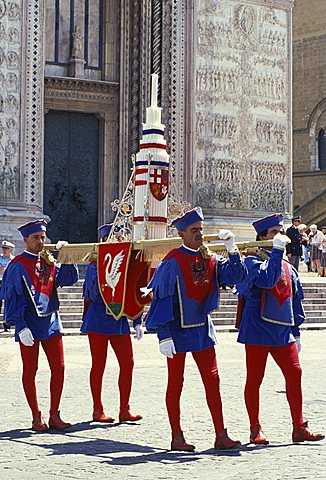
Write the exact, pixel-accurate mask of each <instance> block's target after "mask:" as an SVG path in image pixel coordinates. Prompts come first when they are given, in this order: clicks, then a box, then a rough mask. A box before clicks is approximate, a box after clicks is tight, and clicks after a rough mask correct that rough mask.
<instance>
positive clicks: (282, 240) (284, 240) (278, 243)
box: [273, 233, 291, 251]
mask: <svg viewBox="0 0 326 480" xmlns="http://www.w3.org/2000/svg"><path fill="white" fill-rule="evenodd" d="M288 243H291V239H290V238H289V237H287V236H286V235H282V234H281V233H277V234H276V235H275V237H274V238H273V248H276V249H277V250H282V251H283V250H284V249H285V246H286V245H287V244H288Z"/></svg>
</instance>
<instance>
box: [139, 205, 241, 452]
mask: <svg viewBox="0 0 326 480" xmlns="http://www.w3.org/2000/svg"><path fill="white" fill-rule="evenodd" d="M203 220H204V217H203V213H202V209H201V208H200V207H196V208H194V209H192V210H190V211H189V212H186V213H185V214H184V215H182V216H181V217H178V218H177V219H175V220H174V221H173V222H172V225H174V226H175V227H176V228H177V230H178V234H179V236H180V237H181V238H182V241H183V244H182V245H181V247H180V248H176V249H174V250H172V251H171V252H169V253H168V254H167V255H166V257H165V258H164V259H163V261H162V262H161V263H160V265H159V266H158V268H157V269H156V272H155V274H154V276H153V278H152V280H151V282H150V283H149V285H148V289H151V290H152V292H153V299H152V302H151V306H150V309H149V312H148V315H147V320H146V328H147V330H149V331H154V332H157V336H158V339H159V348H160V352H161V353H162V354H163V355H165V356H166V357H167V367H168V384H167V391H166V407H167V411H168V417H169V421H170V426H171V433H172V442H171V449H172V450H180V451H193V450H195V446H194V445H191V444H189V443H187V441H186V440H185V438H184V435H183V432H182V429H181V424H180V397H181V392H182V386H183V378H184V368H185V359H186V353H187V352H191V353H192V355H193V358H194V360H195V362H196V364H197V366H198V369H199V371H200V374H201V378H202V381H203V383H204V386H205V391H206V399H207V404H208V407H209V410H210V413H211V416H212V419H213V423H214V429H215V437H216V438H215V444H214V447H215V448H216V449H229V448H236V447H238V446H239V445H241V443H240V442H239V441H237V440H232V439H231V438H229V436H228V435H227V431H226V429H225V428H224V422H223V412H222V401H221V396H220V379H219V374H218V369H217V362H216V353H215V348H214V345H215V344H216V336H215V331H214V326H213V323H212V321H211V318H210V316H209V314H210V312H212V311H213V310H215V309H216V308H217V306H218V288H219V286H221V285H233V284H235V283H236V282H239V281H241V280H242V279H243V278H244V277H245V275H246V268H245V266H244V264H243V262H242V261H241V259H240V255H239V251H238V249H237V247H236V245H235V240H234V238H235V237H234V235H233V233H232V232H230V231H228V230H221V231H220V233H219V235H220V238H221V239H224V240H223V241H224V243H225V245H226V247H227V250H228V253H229V258H228V259H224V258H223V257H221V256H217V255H215V254H208V255H207V251H206V253H205V248H203V245H202V243H203V235H202V232H203V227H202V221H203Z"/></svg>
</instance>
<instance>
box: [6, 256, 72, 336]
mask: <svg viewBox="0 0 326 480" xmlns="http://www.w3.org/2000/svg"><path fill="white" fill-rule="evenodd" d="M77 280H78V269H77V266H76V265H60V264H56V265H51V266H49V265H47V264H46V262H45V261H44V260H43V259H40V258H39V256H38V255H34V254H32V253H29V252H26V251H25V252H23V253H22V255H18V256H17V257H15V258H14V259H13V260H12V261H11V262H10V263H9V265H8V267H7V269H6V271H5V273H4V276H3V280H2V288H1V296H2V298H4V299H5V308H4V317H5V320H6V323H7V324H8V325H14V326H15V340H16V341H17V342H18V341H19V336H18V333H19V332H20V331H21V330H22V329H23V328H26V327H27V328H29V329H30V330H31V332H32V334H33V337H34V339H35V340H45V339H47V338H50V337H52V336H55V335H58V334H59V333H61V332H62V325H61V321H60V317H59V312H58V310H59V299H58V294H57V287H59V286H60V287H63V286H68V285H73V284H74V283H76V282H77Z"/></svg>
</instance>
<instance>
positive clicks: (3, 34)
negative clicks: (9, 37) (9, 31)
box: [0, 22, 6, 40]
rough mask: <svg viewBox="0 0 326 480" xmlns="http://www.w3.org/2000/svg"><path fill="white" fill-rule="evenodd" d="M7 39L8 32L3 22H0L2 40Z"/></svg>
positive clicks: (0, 37)
mask: <svg viewBox="0 0 326 480" xmlns="http://www.w3.org/2000/svg"><path fill="white" fill-rule="evenodd" d="M5 38H6V30H5V27H4V26H3V24H2V22H0V40H4V39H5Z"/></svg>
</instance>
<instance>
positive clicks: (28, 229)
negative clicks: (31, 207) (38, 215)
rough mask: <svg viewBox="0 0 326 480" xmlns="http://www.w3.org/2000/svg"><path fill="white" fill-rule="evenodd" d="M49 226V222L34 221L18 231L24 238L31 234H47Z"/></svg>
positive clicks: (22, 226)
mask: <svg viewBox="0 0 326 480" xmlns="http://www.w3.org/2000/svg"><path fill="white" fill-rule="evenodd" d="M47 224H48V222H46V221H45V220H42V219H39V220H33V221H32V222H28V223H25V225H21V226H20V227H18V230H19V231H20V233H21V234H22V236H23V237H28V235H30V234H31V233H36V232H46V226H47Z"/></svg>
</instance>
